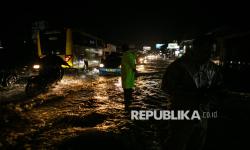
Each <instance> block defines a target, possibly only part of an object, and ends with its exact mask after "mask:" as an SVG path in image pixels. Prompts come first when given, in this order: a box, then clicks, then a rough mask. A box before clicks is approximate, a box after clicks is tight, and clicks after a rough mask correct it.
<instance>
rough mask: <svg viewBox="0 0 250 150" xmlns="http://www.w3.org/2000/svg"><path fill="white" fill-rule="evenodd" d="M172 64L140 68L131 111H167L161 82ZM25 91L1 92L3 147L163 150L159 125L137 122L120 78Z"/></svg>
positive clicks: (19, 87) (76, 80)
mask: <svg viewBox="0 0 250 150" xmlns="http://www.w3.org/2000/svg"><path fill="white" fill-rule="evenodd" d="M169 63H170V61H166V60H157V61H155V62H151V63H150V62H148V64H144V65H138V66H137V70H138V77H137V80H136V88H135V91H134V98H135V100H134V101H133V103H132V104H131V106H130V108H131V109H134V110H136V109H138V110H141V109H162V108H165V107H167V105H168V100H167V95H166V94H164V93H163V92H162V91H160V83H161V78H162V75H163V72H164V70H165V68H166V67H167V66H168V64H169ZM156 64H158V65H156ZM24 88H25V82H23V83H19V84H16V85H14V87H12V88H10V89H1V91H0V92H1V93H0V99H1V110H0V112H1V118H0V119H1V129H0V131H1V136H0V149H1V148H4V149H12V148H17V149H58V148H59V149H60V148H62V149H76V148H79V149H82V148H87V147H92V148H95V147H102V148H103V149H105V148H109V149H131V148H137V149H138V148H139V149H144V148H148V149H159V148H158V146H157V145H158V144H159V139H157V138H159V135H156V133H157V132H156V131H155V130H156V129H157V128H156V127H154V123H152V122H151V121H132V120H131V119H130V113H129V112H128V111H125V109H124V107H125V106H124V101H123V90H122V87H121V78H120V76H108V77H107V76H99V75H98V73H96V72H95V71H92V72H89V73H85V74H81V75H74V74H66V75H65V76H64V78H63V79H62V80H61V81H60V82H59V83H58V84H57V85H54V86H53V87H51V88H50V89H49V90H48V91H47V92H45V93H42V94H40V95H38V96H36V97H33V98H27V97H26V95H25V93H24Z"/></svg>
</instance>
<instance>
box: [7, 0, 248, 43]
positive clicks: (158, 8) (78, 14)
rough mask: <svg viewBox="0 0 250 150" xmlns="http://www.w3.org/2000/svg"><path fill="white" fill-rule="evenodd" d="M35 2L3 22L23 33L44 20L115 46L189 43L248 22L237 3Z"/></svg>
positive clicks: (9, 13) (244, 10)
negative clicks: (80, 30)
mask: <svg viewBox="0 0 250 150" xmlns="http://www.w3.org/2000/svg"><path fill="white" fill-rule="evenodd" d="M33 2H34V3H37V4H32V6H31V4H27V5H25V6H21V7H18V8H17V7H11V9H6V10H7V11H5V10H4V11H3V10H2V11H3V13H2V14H4V15H5V16H4V18H5V19H6V20H15V21H10V22H11V23H10V24H11V25H9V24H8V26H10V27H12V26H15V27H16V26H17V24H19V25H18V26H19V27H22V28H25V27H26V26H27V25H28V24H29V22H30V21H31V20H36V19H47V20H49V21H51V22H56V23H57V24H60V25H69V26H73V27H80V28H84V29H85V31H86V32H88V33H91V34H93V35H96V36H99V37H101V38H103V39H106V40H110V41H113V42H132V43H136V44H152V43H155V42H164V41H167V40H174V39H185V38H190V37H192V36H194V35H196V34H197V33H200V32H205V31H208V30H210V29H213V28H216V27H220V26H225V25H226V26H228V25H239V26H241V25H243V24H245V23H247V22H248V21H247V20H248V19H249V15H248V14H249V13H248V8H247V6H248V5H245V4H243V3H241V2H239V1H237V2H226V3H222V2H218V0H217V2H216V1H211V0H210V1H208V2H204V1H201V0H200V1H185V2H182V1H178V0H172V1H169V0H165V1H155V0H144V1H135V0H134V1H124V0H117V1H114V0H113V1H109V2H108V1H107V0H103V1H94V0H92V1H87V0H83V1H81V2H78V3H73V2H71V1H60V2H59V3H58V4H56V3H53V4H49V3H44V4H43V2H42V1H33ZM6 12H7V13H6ZM10 18H11V19H10ZM12 18H14V19H12Z"/></svg>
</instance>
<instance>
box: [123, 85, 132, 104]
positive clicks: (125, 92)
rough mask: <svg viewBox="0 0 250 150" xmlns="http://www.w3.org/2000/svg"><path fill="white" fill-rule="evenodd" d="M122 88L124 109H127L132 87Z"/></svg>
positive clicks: (130, 99) (130, 100)
mask: <svg viewBox="0 0 250 150" xmlns="http://www.w3.org/2000/svg"><path fill="white" fill-rule="evenodd" d="M123 90H124V102H125V109H128V106H129V105H130V104H131V102H132V92H133V90H132V89H123Z"/></svg>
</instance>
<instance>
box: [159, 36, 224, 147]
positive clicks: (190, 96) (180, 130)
mask: <svg viewBox="0 0 250 150" xmlns="http://www.w3.org/2000/svg"><path fill="white" fill-rule="evenodd" d="M212 44H213V40H212V39H211V38H209V37H208V36H204V37H200V38H197V39H196V40H194V41H193V47H192V48H191V49H190V50H188V51H187V52H186V54H185V55H184V56H182V57H181V58H179V59H177V60H176V61H174V62H173V63H172V64H170V66H169V67H168V68H167V70H166V72H165V74H164V77H163V80H162V90H164V91H166V92H167V93H168V94H170V96H171V110H190V111H193V110H198V111H199V114H202V112H204V111H209V108H210V105H211V102H212V101H213V99H214V98H215V97H216V96H217V94H218V93H219V92H220V89H221V85H222V77H221V74H220V73H219V72H220V71H219V68H218V66H216V65H215V64H214V63H212V62H211V61H210V60H209V58H210V54H211V50H212ZM215 99H216V98H215ZM168 131H169V134H168V138H167V139H166V141H165V143H164V149H168V150H187V149H190V150H198V149H202V148H203V146H204V143H205V139H206V131H207V120H206V119H203V118H201V120H192V121H191V120H181V121H180V120H177V121H174V120H170V121H169V124H168Z"/></svg>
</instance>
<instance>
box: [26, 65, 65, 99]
mask: <svg viewBox="0 0 250 150" xmlns="http://www.w3.org/2000/svg"><path fill="white" fill-rule="evenodd" d="M33 68H34V69H36V70H39V74H38V75H36V76H31V77H30V78H29V79H28V82H27V85H26V87H25V93H26V95H27V96H29V97H33V96H36V95H39V94H41V93H43V92H46V91H47V90H48V88H49V87H50V86H51V85H53V84H54V83H57V82H59V81H60V80H61V79H62V78H63V75H64V70H63V68H62V67H61V66H52V67H48V68H47V69H44V68H43V66H40V65H34V66H33Z"/></svg>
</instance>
